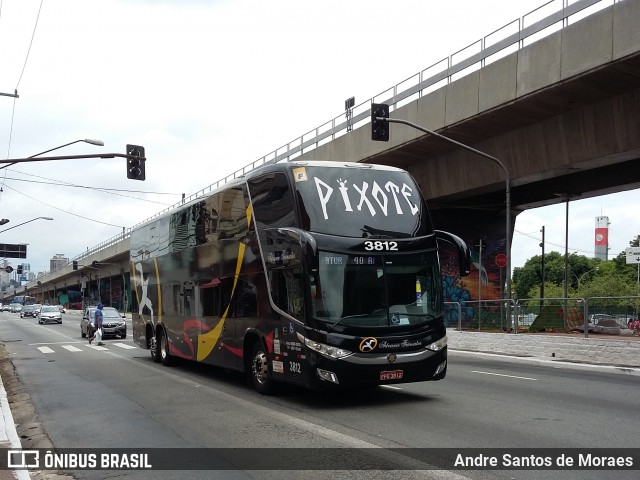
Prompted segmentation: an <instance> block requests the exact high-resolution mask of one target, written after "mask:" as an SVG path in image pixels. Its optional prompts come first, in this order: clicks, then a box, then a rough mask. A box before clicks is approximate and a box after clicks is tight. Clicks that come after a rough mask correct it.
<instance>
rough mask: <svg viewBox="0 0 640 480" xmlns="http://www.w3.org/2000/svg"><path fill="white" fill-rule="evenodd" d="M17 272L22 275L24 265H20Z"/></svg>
mask: <svg viewBox="0 0 640 480" xmlns="http://www.w3.org/2000/svg"><path fill="white" fill-rule="evenodd" d="M16 272H17V273H18V275H22V265H18V268H17V270H16Z"/></svg>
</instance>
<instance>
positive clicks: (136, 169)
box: [127, 145, 146, 180]
mask: <svg viewBox="0 0 640 480" xmlns="http://www.w3.org/2000/svg"><path fill="white" fill-rule="evenodd" d="M127 155H131V156H132V157H135V158H127V178H130V179H131V180H144V179H145V172H144V164H145V161H146V158H145V156H144V147H141V146H140V145H127Z"/></svg>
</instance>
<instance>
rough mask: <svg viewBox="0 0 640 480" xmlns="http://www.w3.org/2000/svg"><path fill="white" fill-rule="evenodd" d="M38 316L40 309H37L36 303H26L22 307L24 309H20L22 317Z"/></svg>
mask: <svg viewBox="0 0 640 480" xmlns="http://www.w3.org/2000/svg"><path fill="white" fill-rule="evenodd" d="M37 316H38V310H37V309H36V306H35V305H25V306H24V307H22V310H20V318H25V317H33V318H36V317H37Z"/></svg>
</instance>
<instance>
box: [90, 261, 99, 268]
mask: <svg viewBox="0 0 640 480" xmlns="http://www.w3.org/2000/svg"><path fill="white" fill-rule="evenodd" d="M98 265H100V262H98V260H94V261H93V262H91V266H92V267H93V268H98Z"/></svg>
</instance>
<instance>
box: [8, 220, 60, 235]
mask: <svg viewBox="0 0 640 480" xmlns="http://www.w3.org/2000/svg"><path fill="white" fill-rule="evenodd" d="M40 219H42V220H53V218H52V217H36V218H32V219H31V220H27V221H26V222H22V223H19V224H17V225H14V226H13V227H9V228H5V229H4V230H0V233H2V232H6V231H7V230H11V229H12V228H16V227H19V226H20V225H24V224H25V223H29V222H33V221H35V220H40Z"/></svg>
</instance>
